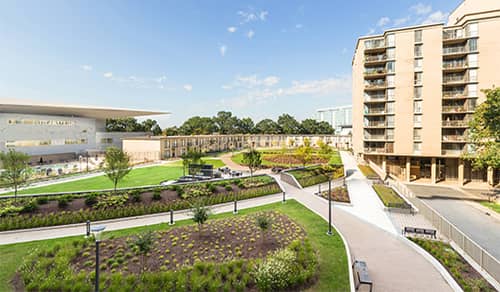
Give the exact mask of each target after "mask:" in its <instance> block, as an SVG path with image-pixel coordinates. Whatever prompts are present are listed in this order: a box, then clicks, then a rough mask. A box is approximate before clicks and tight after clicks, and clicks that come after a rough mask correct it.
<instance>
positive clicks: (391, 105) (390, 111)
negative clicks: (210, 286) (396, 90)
mask: <svg viewBox="0 0 500 292" xmlns="http://www.w3.org/2000/svg"><path fill="white" fill-rule="evenodd" d="M387 113H388V114H393V113H394V103H393V102H388V103H387Z"/></svg>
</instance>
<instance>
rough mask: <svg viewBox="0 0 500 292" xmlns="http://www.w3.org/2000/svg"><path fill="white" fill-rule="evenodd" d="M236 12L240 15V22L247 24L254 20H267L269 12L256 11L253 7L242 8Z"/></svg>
mask: <svg viewBox="0 0 500 292" xmlns="http://www.w3.org/2000/svg"><path fill="white" fill-rule="evenodd" d="M236 14H238V16H239V17H240V24H245V23H248V22H253V21H265V20H266V19H267V16H268V15H269V12H268V11H265V10H262V11H259V12H255V11H254V10H253V9H249V10H247V11H243V10H240V11H238V12H237V13H236Z"/></svg>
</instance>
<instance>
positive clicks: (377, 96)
mask: <svg viewBox="0 0 500 292" xmlns="http://www.w3.org/2000/svg"><path fill="white" fill-rule="evenodd" d="M365 101H385V94H374V95H365Z"/></svg>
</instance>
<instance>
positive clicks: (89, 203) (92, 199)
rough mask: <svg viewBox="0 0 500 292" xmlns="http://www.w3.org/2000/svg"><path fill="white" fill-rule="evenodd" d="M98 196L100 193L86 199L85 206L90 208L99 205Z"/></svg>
mask: <svg viewBox="0 0 500 292" xmlns="http://www.w3.org/2000/svg"><path fill="white" fill-rule="evenodd" d="M98 195H99V194H98V193H92V194H90V195H88V196H87V197H86V198H85V205H87V206H89V207H90V206H93V205H95V204H97V196H98Z"/></svg>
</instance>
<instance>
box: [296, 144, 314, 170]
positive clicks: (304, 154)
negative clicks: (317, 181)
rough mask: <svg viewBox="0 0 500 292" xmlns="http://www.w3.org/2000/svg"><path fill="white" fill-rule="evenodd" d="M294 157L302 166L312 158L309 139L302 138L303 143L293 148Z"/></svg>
mask: <svg viewBox="0 0 500 292" xmlns="http://www.w3.org/2000/svg"><path fill="white" fill-rule="evenodd" d="M295 157H297V159H298V160H299V161H300V162H301V163H302V166H304V167H305V166H306V165H307V164H308V163H309V162H311V159H312V148H311V141H310V140H309V139H307V138H306V139H304V144H303V145H300V146H299V147H298V148H297V149H296V150H295Z"/></svg>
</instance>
